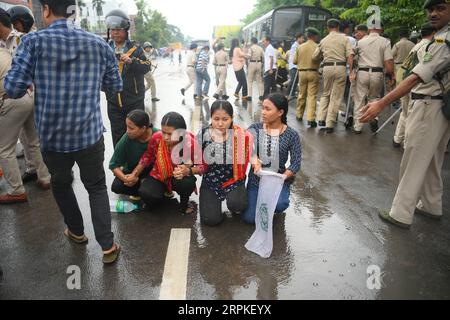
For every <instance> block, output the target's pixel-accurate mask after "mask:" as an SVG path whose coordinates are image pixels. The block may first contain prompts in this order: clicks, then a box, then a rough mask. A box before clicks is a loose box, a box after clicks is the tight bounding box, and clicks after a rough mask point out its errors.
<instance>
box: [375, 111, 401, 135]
mask: <svg viewBox="0 0 450 320" xmlns="http://www.w3.org/2000/svg"><path fill="white" fill-rule="evenodd" d="M402 110H403V108H398V110H396V111H395V112H394V113H393V114H392V115H391V116H390V117H389V119H387V120H386V122H385V123H383V125H382V126H381V127H380V128H379V129H378V131H377V132H375V133H374V134H373V135H374V136H376V135H377V134H379V133H380V132H381V131H382V130H383V129H384V127H386V126H387V125H388V123H389V122H391V121H392V120H394V118H395V117H396V116H397V115H398V114H399V113H400V112H402Z"/></svg>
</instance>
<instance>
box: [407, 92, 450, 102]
mask: <svg viewBox="0 0 450 320" xmlns="http://www.w3.org/2000/svg"><path fill="white" fill-rule="evenodd" d="M411 99H413V100H444V97H443V96H426V95H424V94H419V93H411Z"/></svg>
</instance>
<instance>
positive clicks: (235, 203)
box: [197, 100, 253, 226]
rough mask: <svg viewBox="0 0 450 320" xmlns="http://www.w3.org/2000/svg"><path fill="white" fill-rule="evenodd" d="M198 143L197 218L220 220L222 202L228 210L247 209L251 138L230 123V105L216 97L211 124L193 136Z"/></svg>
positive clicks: (209, 222) (210, 222)
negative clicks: (200, 156)
mask: <svg viewBox="0 0 450 320" xmlns="http://www.w3.org/2000/svg"><path fill="white" fill-rule="evenodd" d="M197 141H198V144H199V145H201V146H202V151H203V166H202V168H203V169H204V170H205V171H204V172H203V173H202V174H203V180H202V186H201V188H200V219H201V222H202V223H203V224H206V225H209V226H214V225H218V224H219V223H221V222H222V220H223V213H222V201H225V200H226V203H227V207H228V209H229V210H230V211H231V212H233V213H242V212H243V211H244V210H245V209H247V191H246V190H245V180H246V178H247V175H246V172H247V168H248V164H249V161H250V154H251V148H252V145H253V137H252V135H250V134H249V133H248V132H247V131H246V130H244V129H242V128H240V127H238V126H236V125H233V106H232V105H231V103H229V102H228V101H225V100H217V101H215V102H214V103H213V105H212V106H211V125H209V126H208V127H206V128H203V129H202V130H201V131H200V133H199V134H198V136H197Z"/></svg>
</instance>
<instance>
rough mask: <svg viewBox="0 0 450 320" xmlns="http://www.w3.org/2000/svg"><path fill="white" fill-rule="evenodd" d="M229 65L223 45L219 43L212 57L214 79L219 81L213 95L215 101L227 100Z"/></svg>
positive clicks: (228, 58)
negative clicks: (214, 69)
mask: <svg viewBox="0 0 450 320" xmlns="http://www.w3.org/2000/svg"><path fill="white" fill-rule="evenodd" d="M229 63H230V57H229V55H228V54H227V53H226V52H225V46H224V44H223V43H219V44H218V45H217V52H216V54H215V55H214V60H213V65H214V67H215V68H216V77H217V78H218V80H219V84H218V85H217V91H216V93H215V94H214V95H213V97H214V98H216V99H224V100H228V98H229V96H227V88H226V81H227V70H228V64H229Z"/></svg>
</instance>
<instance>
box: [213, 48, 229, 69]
mask: <svg viewBox="0 0 450 320" xmlns="http://www.w3.org/2000/svg"><path fill="white" fill-rule="evenodd" d="M229 62H230V56H229V55H228V54H227V53H226V52H225V50H220V51H217V53H216V54H215V55H214V60H213V64H214V65H215V66H217V65H225V66H228V63H229Z"/></svg>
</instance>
